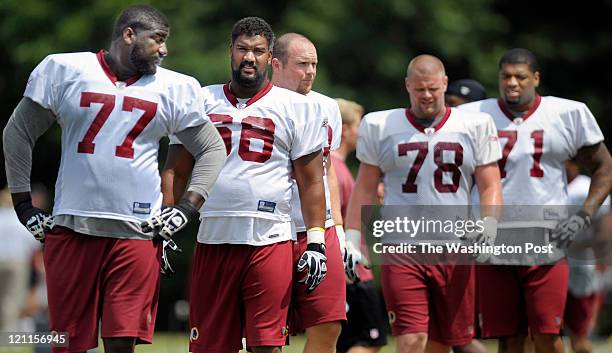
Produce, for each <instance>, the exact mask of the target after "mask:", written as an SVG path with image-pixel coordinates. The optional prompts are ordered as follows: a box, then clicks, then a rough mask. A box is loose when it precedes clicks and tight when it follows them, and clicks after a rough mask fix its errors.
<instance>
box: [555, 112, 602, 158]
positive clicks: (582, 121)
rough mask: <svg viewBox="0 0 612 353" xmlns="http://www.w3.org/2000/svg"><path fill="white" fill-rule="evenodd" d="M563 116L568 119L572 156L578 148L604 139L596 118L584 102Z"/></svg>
mask: <svg viewBox="0 0 612 353" xmlns="http://www.w3.org/2000/svg"><path fill="white" fill-rule="evenodd" d="M563 118H564V119H568V120H569V126H571V135H570V136H571V137H572V138H573V144H572V146H571V148H572V150H571V152H572V153H571V154H572V156H576V153H578V150H579V149H580V148H582V147H585V146H592V145H595V144H597V143H599V142H602V141H603V140H604V137H603V133H602V132H601V129H600V128H599V125H598V124H597V120H595V117H594V116H593V114H592V113H591V111H590V110H589V108H588V107H587V106H586V105H585V104H582V103H581V104H580V105H578V106H577V107H576V108H575V109H571V110H569V111H568V112H567V113H565V114H564V116H563Z"/></svg>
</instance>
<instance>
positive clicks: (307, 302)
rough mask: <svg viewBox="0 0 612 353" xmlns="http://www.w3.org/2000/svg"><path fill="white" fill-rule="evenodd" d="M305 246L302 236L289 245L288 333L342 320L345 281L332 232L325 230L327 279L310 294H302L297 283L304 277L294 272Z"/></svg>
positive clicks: (334, 234) (338, 249) (344, 308)
mask: <svg viewBox="0 0 612 353" xmlns="http://www.w3.org/2000/svg"><path fill="white" fill-rule="evenodd" d="M306 246H307V239H306V232H300V233H298V235H297V241H296V242H295V243H294V244H293V270H294V274H293V276H294V278H293V296H292V299H291V313H290V318H289V328H290V330H291V332H292V333H298V332H303V331H304V330H305V329H307V328H308V327H311V326H316V325H320V324H324V323H329V322H335V321H344V320H346V302H345V298H346V279H345V275H344V262H343V261H342V254H341V253H340V243H339V242H338V236H337V235H336V228H334V227H330V228H327V229H326V230H325V256H326V257H327V275H326V276H325V279H324V280H323V282H321V284H319V286H318V287H317V288H315V290H314V291H313V292H312V293H310V294H306V292H305V289H306V286H305V285H304V284H302V283H298V280H300V279H301V278H303V277H304V274H303V273H300V272H297V270H296V269H297V264H298V262H299V260H300V257H301V256H302V254H303V253H304V251H306Z"/></svg>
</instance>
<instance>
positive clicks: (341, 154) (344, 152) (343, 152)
mask: <svg viewBox="0 0 612 353" xmlns="http://www.w3.org/2000/svg"><path fill="white" fill-rule="evenodd" d="M348 153H349V151H348V147H347V146H346V145H345V144H344V143H341V144H340V147H338V149H337V150H334V151H331V154H332V156H334V157H336V158H338V159H341V160H343V161H344V160H346V156H348Z"/></svg>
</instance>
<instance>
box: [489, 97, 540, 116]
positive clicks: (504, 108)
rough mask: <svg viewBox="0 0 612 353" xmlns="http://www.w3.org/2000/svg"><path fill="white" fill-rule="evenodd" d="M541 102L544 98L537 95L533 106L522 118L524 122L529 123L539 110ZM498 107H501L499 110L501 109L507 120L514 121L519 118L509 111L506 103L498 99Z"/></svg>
mask: <svg viewBox="0 0 612 353" xmlns="http://www.w3.org/2000/svg"><path fill="white" fill-rule="evenodd" d="M541 101H542V97H541V96H540V95H539V94H536V96H535V101H534V102H533V105H532V106H531V108H529V110H528V111H526V112H525V113H523V115H522V116H520V118H521V119H523V121H527V119H528V118H529V117H530V116H531V115H532V114H533V113H535V111H536V109H538V107H539V106H540V102H541ZM497 105H498V106H499V109H501V111H502V113H504V115H505V116H506V118H508V119H510V121H514V119H515V118H519V117H518V116H516V117H515V116H514V114H512V112H511V111H510V109H508V107H507V106H506V103H505V102H504V101H503V100H502V99H501V98H497Z"/></svg>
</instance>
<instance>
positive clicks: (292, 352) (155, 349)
mask: <svg viewBox="0 0 612 353" xmlns="http://www.w3.org/2000/svg"><path fill="white" fill-rule="evenodd" d="M485 344H486V345H487V347H488V348H489V352H491V353H495V352H497V346H496V343H495V341H493V340H489V341H485ZM303 347H304V337H303V336H294V337H291V345H290V346H287V347H284V348H283V352H287V353H301V352H302V348H303ZM32 351H33V350H32V348H29V347H22V348H6V347H0V353H32ZM566 351H567V352H569V351H570V350H569V348H568V345H567V342H566ZM102 352H103V349H102V343H100V348H99V349H98V353H102ZM136 352H137V353H185V352H188V336H187V334H186V333H185V334H174V333H172V334H170V333H158V334H156V335H155V338H154V343H153V344H152V345H139V346H137V347H136ZM609 352H612V340H610V341H609V342H603V341H602V342H596V343H595V351H594V353H609ZM241 353H245V351H241ZM380 353H395V346H394V343H393V338H392V337H389V343H388V344H387V345H386V346H385V347H383V349H382V350H381V351H380Z"/></svg>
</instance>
